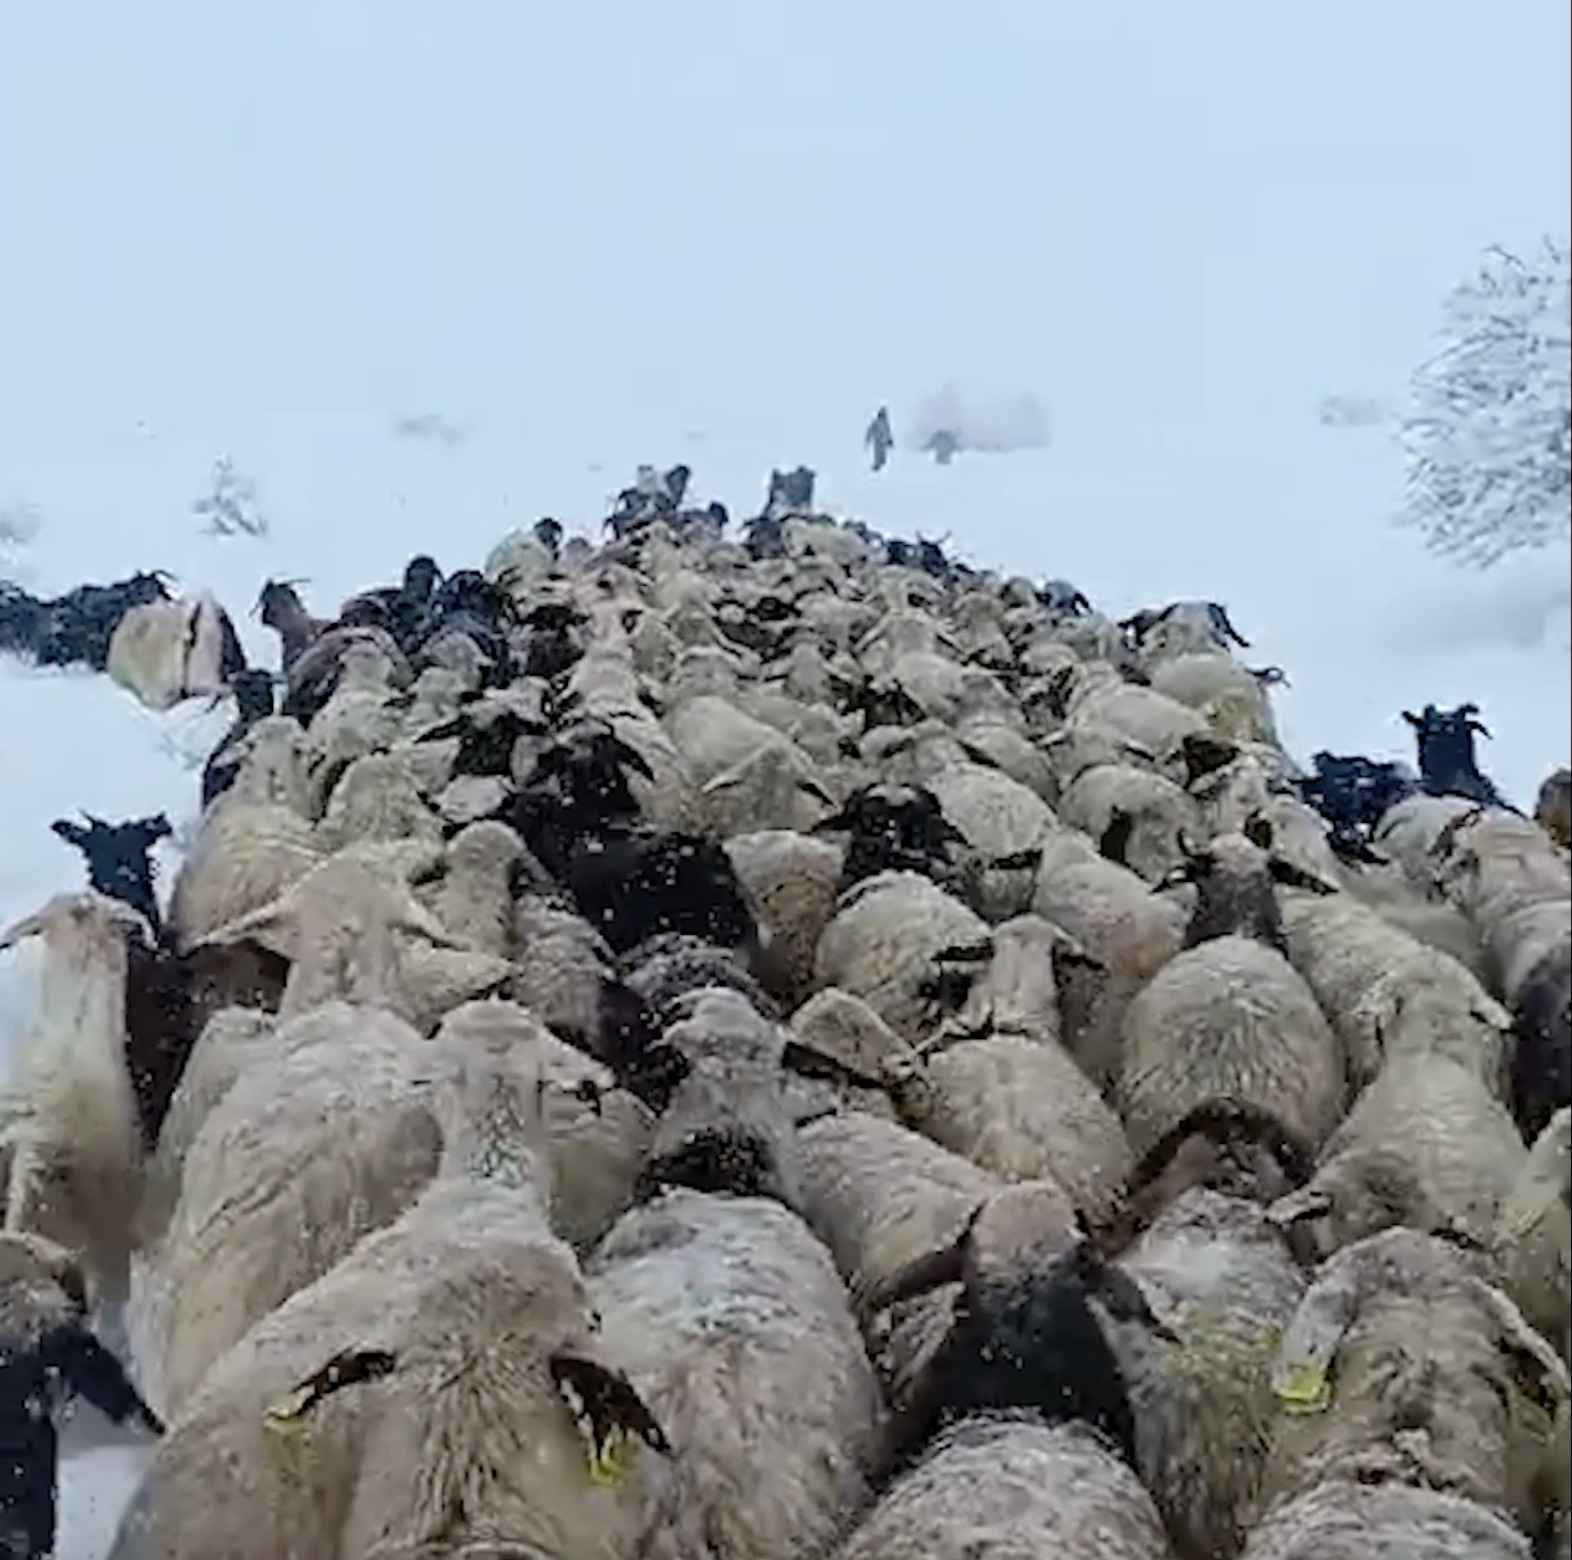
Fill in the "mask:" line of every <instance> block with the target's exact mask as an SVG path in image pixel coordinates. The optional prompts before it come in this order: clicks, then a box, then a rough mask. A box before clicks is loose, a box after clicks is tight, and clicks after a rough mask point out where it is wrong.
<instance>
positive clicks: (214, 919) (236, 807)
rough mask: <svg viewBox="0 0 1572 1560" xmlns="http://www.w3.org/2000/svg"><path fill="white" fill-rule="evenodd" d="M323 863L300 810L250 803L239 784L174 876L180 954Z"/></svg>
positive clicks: (172, 901)
mask: <svg viewBox="0 0 1572 1560" xmlns="http://www.w3.org/2000/svg"><path fill="white" fill-rule="evenodd" d="M322 859H323V849H322V843H321V841H320V840H319V839H318V838H317V835H316V833H315V831H314V830H313V829H312V827H311V824H310V823H309V822H308V821H307V819H306V818H304V817H303V816H302V815H301V814H300V813H299V812H297V811H296V810H295V809H294V808H292V807H289V806H285V805H280V804H278V803H274V802H266V801H257V802H251V801H247V800H246V799H245V796H244V794H243V793H242V792H241V791H240V789H239V787H238V784H237V787H236V788H235V789H234V790H231V791H230V792H228V793H227V794H226V795H225V796H224V797H223V799H222V801H221V803H220V805H219V807H217V808H215V810H214V812H213V814H212V816H210V817H209V818H208V819H207V820H206V822H205V823H204V825H203V827H202V828H201V830H199V831H198V833H197V836H196V838H195V840H193V842H192V844H191V848H190V849H189V850H188V851H187V852H186V855H185V859H184V860H183V861H182V862H181V863H180V869H179V871H178V872H177V873H176V874H175V881H174V886H173V888H172V890H171V892H170V896H169V937H170V940H171V942H172V943H173V945H174V946H175V947H176V948H177V949H179V950H181V951H184V950H187V949H190V948H193V947H196V946H197V945H198V944H200V943H201V942H202V941H203V940H204V939H205V938H207V937H210V936H212V935H213V933H215V932H217V931H218V930H219V928H220V927H222V926H225V925H228V924H230V923H231V922H234V921H239V920H242V919H243V918H244V917H246V916H248V915H251V914H254V913H255V912H256V911H258V910H261V909H262V908H263V907H264V906H265V905H268V904H270V903H272V902H273V901H274V900H276V899H277V898H278V897H279V895H280V894H283V893H287V892H288V891H289V889H290V888H291V887H293V886H294V885H295V884H296V883H298V882H299V881H300V880H301V879H302V878H303V877H305V876H306V874H307V873H309V872H310V871H311V870H312V869H313V868H314V867H316V866H318V865H319V864H320V863H321V861H322Z"/></svg>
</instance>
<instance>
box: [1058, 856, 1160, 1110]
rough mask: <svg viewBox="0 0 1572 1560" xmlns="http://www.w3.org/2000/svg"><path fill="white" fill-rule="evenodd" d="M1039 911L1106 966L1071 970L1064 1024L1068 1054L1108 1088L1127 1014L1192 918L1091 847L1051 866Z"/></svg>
mask: <svg viewBox="0 0 1572 1560" xmlns="http://www.w3.org/2000/svg"><path fill="white" fill-rule="evenodd" d="M1032 909H1033V911H1034V912H1035V913H1036V914H1037V915H1040V916H1042V917H1044V918H1045V919H1046V920H1048V921H1051V922H1052V923H1053V924H1054V925H1055V926H1057V927H1058V928H1059V929H1060V930H1061V931H1063V932H1064V933H1065V934H1066V935H1067V936H1069V937H1070V938H1072V939H1074V941H1075V942H1076V944H1077V945H1078V946H1079V947H1080V948H1081V949H1083V950H1084V951H1085V952H1086V953H1087V954H1088V955H1090V956H1091V957H1092V958H1094V959H1096V960H1097V961H1098V963H1099V964H1100V965H1101V966H1102V968H1101V969H1100V970H1098V971H1096V972H1092V973H1088V972H1087V971H1085V970H1073V969H1072V970H1067V971H1066V974H1065V980H1064V982H1063V984H1062V986H1061V991H1060V1019H1061V1029H1062V1038H1063V1041H1064V1044H1065V1047H1066V1049H1067V1050H1068V1051H1069V1053H1070V1055H1071V1056H1073V1057H1074V1058H1075V1061H1076V1063H1077V1064H1078V1065H1079V1066H1080V1068H1081V1069H1082V1071H1084V1072H1085V1073H1086V1075H1087V1076H1088V1077H1089V1078H1090V1079H1091V1080H1092V1082H1093V1083H1095V1084H1096V1085H1097V1086H1098V1087H1099V1088H1105V1087H1107V1086H1108V1084H1109V1083H1110V1082H1111V1081H1112V1079H1113V1077H1114V1076H1115V1074H1116V1073H1117V1072H1118V1068H1119V1047H1120V1039H1119V1035H1120V1029H1121V1027H1122V1024H1123V1021H1124V1014H1125V1010H1126V1009H1127V1007H1128V1006H1129V1003H1130V1001H1131V999H1132V998H1133V997H1134V996H1135V994H1136V993H1137V992H1138V991H1139V990H1140V989H1141V988H1142V987H1143V986H1145V985H1146V983H1147V982H1148V981H1149V980H1150V979H1151V978H1152V977H1153V976H1154V975H1155V974H1156V973H1157V971H1158V970H1160V969H1161V968H1162V967H1163V965H1165V964H1166V963H1167V962H1168V961H1169V960H1170V959H1171V958H1173V956H1174V955H1175V954H1176V953H1178V952H1179V950H1180V948H1181V947H1182V946H1183V942H1184V928H1185V914H1184V912H1183V910H1181V909H1180V907H1179V906H1178V905H1177V904H1175V903H1174V902H1173V901H1172V900H1170V899H1169V898H1167V897H1166V896H1160V895H1158V894H1155V893H1153V892H1152V890H1151V888H1150V887H1149V885H1148V884H1146V883H1145V882H1144V881H1143V880H1142V879H1141V878H1139V877H1138V876H1137V875H1136V874H1135V873H1134V872H1132V871H1130V870H1129V868H1127V867H1122V866H1119V865H1118V864H1117V863H1115V862H1111V861H1106V860H1104V859H1102V858H1101V857H1099V856H1098V855H1096V853H1095V852H1094V851H1092V850H1090V849H1089V850H1088V852H1087V856H1086V858H1085V859H1082V860H1079V861H1065V862H1063V863H1062V864H1061V863H1053V864H1050V863H1047V862H1045V863H1044V866H1043V869H1042V871H1041V872H1040V873H1039V875H1038V879H1037V888H1036V892H1035V894H1034V896H1033V899H1032Z"/></svg>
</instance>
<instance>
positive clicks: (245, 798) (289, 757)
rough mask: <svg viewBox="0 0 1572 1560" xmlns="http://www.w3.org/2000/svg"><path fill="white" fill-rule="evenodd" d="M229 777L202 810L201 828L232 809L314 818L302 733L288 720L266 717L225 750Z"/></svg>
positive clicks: (278, 717) (282, 716)
mask: <svg viewBox="0 0 1572 1560" xmlns="http://www.w3.org/2000/svg"><path fill="white" fill-rule="evenodd" d="M229 758H230V762H231V767H232V771H233V778H232V779H229V780H228V781H227V782H226V784H225V786H224V789H223V790H222V792H221V793H220V794H219V795H217V796H215V797H214V798H213V800H212V802H211V803H210V804H208V805H207V806H206V808H205V809H204V815H203V823H204V824H205V823H207V822H209V821H210V820H211V819H213V818H220V817H222V816H223V815H224V814H225V813H226V812H228V811H229V810H230V809H231V808H233V807H244V806H255V805H262V804H267V805H273V806H278V807H287V808H289V809H290V811H291V812H293V813H295V814H297V815H298V816H299V817H301V818H303V819H307V820H310V819H311V818H312V817H313V813H312V804H311V785H310V776H309V774H308V771H307V763H306V760H307V748H306V734H305V732H304V730H302V728H301V726H300V723H299V722H298V721H296V720H292V719H290V717H289V716H287V715H267V716H264V717H262V718H261V719H260V720H258V721H257V722H256V723H255V724H254V725H253V726H251V728H250V729H249V730H248V731H246V732H245V734H244V735H242V736H240V737H237V738H236V739H235V742H234V745H233V746H232V747H231V748H230V749H229Z"/></svg>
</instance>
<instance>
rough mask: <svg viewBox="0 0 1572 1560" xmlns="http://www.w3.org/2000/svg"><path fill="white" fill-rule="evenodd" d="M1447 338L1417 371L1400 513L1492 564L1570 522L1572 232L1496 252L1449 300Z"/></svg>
mask: <svg viewBox="0 0 1572 1560" xmlns="http://www.w3.org/2000/svg"><path fill="white" fill-rule="evenodd" d="M1440 335H1441V337H1442V339H1443V340H1444V341H1445V343H1446V344H1445V346H1444V347H1443V348H1442V350H1441V351H1440V352H1438V353H1437V354H1436V355H1435V356H1434V357H1432V358H1431V359H1430V360H1429V361H1428V362H1427V363H1425V364H1424V365H1423V366H1422V367H1421V368H1420V369H1419V370H1418V372H1417V373H1415V375H1414V378H1413V385H1412V399H1411V401H1410V404H1409V407H1408V411H1407V414H1406V415H1405V417H1404V418H1403V421H1402V425H1401V429H1400V432H1399V439H1400V441H1401V443H1402V446H1403V450H1404V454H1405V456H1406V458H1407V465H1408V473H1407V475H1408V484H1407V495H1406V500H1405V502H1404V505H1403V510H1402V513H1401V515H1400V516H1399V520H1400V523H1401V524H1404V525H1408V526H1412V527H1414V528H1416V529H1417V530H1420V531H1422V532H1423V533H1424V534H1425V539H1426V542H1427V543H1428V545H1429V546H1430V547H1431V548H1432V549H1433V550H1434V551H1436V552H1439V553H1444V554H1449V555H1451V556H1452V557H1455V558H1457V559H1459V560H1460V561H1462V562H1465V563H1472V564H1477V565H1478V566H1480V567H1481V568H1488V567H1489V566H1490V565H1491V564H1493V563H1496V562H1498V561H1499V560H1500V559H1501V558H1503V557H1505V556H1506V555H1507V554H1508V553H1510V552H1516V551H1518V550H1519V549H1522V548H1535V547H1546V546H1550V545H1552V544H1554V543H1557V542H1562V541H1565V540H1566V539H1567V537H1568V535H1569V533H1572V514H1569V504H1572V271H1569V267H1568V246H1567V244H1566V243H1565V242H1559V243H1558V242H1556V241H1555V240H1553V239H1549V238H1547V239H1545V240H1544V241H1543V243H1542V245H1541V248H1540V253H1539V254H1538V255H1537V256H1535V257H1534V258H1533V259H1532V260H1527V261H1525V260H1521V259H1519V258H1517V257H1516V256H1515V255H1510V254H1507V253H1506V252H1505V251H1504V250H1500V249H1492V250H1490V251H1489V252H1488V255H1487V258H1486V260H1485V262H1484V264H1483V265H1482V266H1481V267H1480V270H1479V274H1478V275H1477V276H1474V277H1471V278H1470V279H1469V280H1468V281H1466V282H1464V283H1463V284H1462V285H1461V286H1459V287H1458V288H1456V289H1455V290H1454V291H1453V292H1452V294H1451V296H1450V297H1448V299H1447V300H1446V306H1445V313H1444V320H1443V324H1442V328H1441V331H1440Z"/></svg>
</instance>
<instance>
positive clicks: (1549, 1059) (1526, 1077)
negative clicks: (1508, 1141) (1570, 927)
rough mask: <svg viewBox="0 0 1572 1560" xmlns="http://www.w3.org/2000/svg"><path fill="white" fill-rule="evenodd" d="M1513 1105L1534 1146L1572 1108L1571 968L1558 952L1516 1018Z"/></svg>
mask: <svg viewBox="0 0 1572 1560" xmlns="http://www.w3.org/2000/svg"><path fill="white" fill-rule="evenodd" d="M1512 1016H1513V1029H1514V1031H1515V1035H1516V1041H1517V1043H1516V1046H1515V1047H1514V1049H1513V1053H1512V1105H1513V1113H1514V1114H1515V1115H1516V1117H1517V1122H1518V1126H1519V1127H1520V1128H1521V1129H1522V1131H1523V1135H1524V1136H1525V1137H1526V1138H1527V1139H1528V1141H1529V1142H1531V1143H1532V1142H1533V1140H1534V1139H1535V1138H1536V1137H1538V1136H1539V1134H1540V1133H1541V1132H1542V1131H1544V1129H1545V1127H1546V1125H1547V1124H1548V1123H1549V1121H1550V1118H1551V1117H1552V1116H1553V1115H1555V1113H1556V1111H1557V1110H1559V1109H1560V1108H1561V1106H1563V1105H1569V1104H1572V964H1569V962H1568V959H1567V950H1566V949H1565V948H1564V947H1562V948H1558V949H1555V950H1553V951H1552V952H1551V953H1550V954H1549V955H1547V956H1546V958H1545V959H1543V960H1542V961H1541V962H1540V964H1539V965H1538V966H1537V967H1536V968H1535V969H1534V970H1533V971H1531V972H1530V974H1529V977H1528V979H1527V980H1526V981H1525V982H1524V983H1523V989H1522V990H1521V992H1519V994H1518V998H1517V1002H1516V1004H1515V1011H1514V1013H1513V1015H1512Z"/></svg>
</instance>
